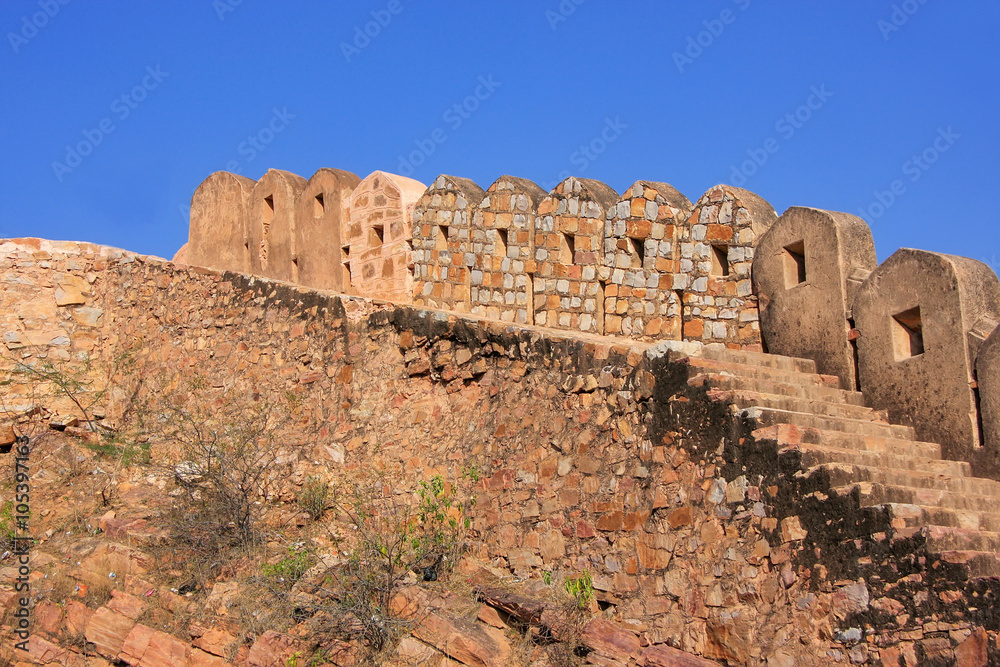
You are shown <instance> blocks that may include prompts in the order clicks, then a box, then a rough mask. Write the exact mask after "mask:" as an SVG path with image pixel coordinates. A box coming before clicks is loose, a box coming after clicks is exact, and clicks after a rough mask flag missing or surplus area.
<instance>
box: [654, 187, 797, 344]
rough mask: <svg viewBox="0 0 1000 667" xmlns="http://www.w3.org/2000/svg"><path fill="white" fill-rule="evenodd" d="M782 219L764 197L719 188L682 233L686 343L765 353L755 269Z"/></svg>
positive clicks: (680, 284)
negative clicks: (763, 243) (762, 246)
mask: <svg viewBox="0 0 1000 667" xmlns="http://www.w3.org/2000/svg"><path fill="white" fill-rule="evenodd" d="M777 219H778V216H777V214H776V213H775V212H774V208H773V207H772V206H771V205H770V204H769V203H767V202H766V201H764V199H762V198H761V197H759V196H758V195H755V194H754V193H752V192H749V191H747V190H743V189H741V188H736V187H732V186H729V185H717V186H715V187H714V188H712V189H710V190H709V191H708V192H706V193H705V194H704V195H702V197H701V198H700V199H699V200H698V201H697V202H696V203H695V206H694V211H693V212H692V213H691V215H690V216H689V217H688V218H687V220H685V221H682V223H681V224H679V225H678V228H677V243H678V246H679V250H680V252H679V258H678V263H679V266H678V271H677V273H675V274H674V285H673V289H674V290H678V291H680V292H681V293H682V294H683V301H684V310H683V338H684V340H700V341H703V342H706V343H712V342H716V343H725V344H726V345H727V346H732V347H745V348H749V349H757V350H759V349H761V338H760V322H759V315H758V311H757V297H756V296H755V295H754V294H753V284H752V282H751V267H752V264H753V258H754V252H755V250H754V249H755V248H756V247H757V242H758V241H759V240H760V238H761V237H762V236H764V234H765V233H766V232H767V230H768V229H770V227H771V226H772V225H773V224H774V222H775V221H776V220H777Z"/></svg>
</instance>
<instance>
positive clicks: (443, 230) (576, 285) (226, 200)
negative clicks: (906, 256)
mask: <svg viewBox="0 0 1000 667" xmlns="http://www.w3.org/2000/svg"><path fill="white" fill-rule="evenodd" d="M775 220H777V215H776V214H775V212H774V210H773V208H772V207H771V205H770V204H768V203H767V202H766V201H764V200H763V199H761V198H760V197H758V196H757V195H755V194H753V193H751V192H747V191H745V190H741V189H739V188H734V187H730V186H724V185H719V186H716V187H714V188H712V189H711V190H709V191H708V192H707V193H705V195H704V196H702V197H701V198H700V199H699V200H698V201H697V202H696V203H695V204H692V203H691V202H690V201H689V200H688V199H687V198H686V197H685V196H684V195H682V194H680V193H679V192H678V191H677V190H675V189H674V188H673V187H671V186H670V185H668V184H666V183H657V182H652V181H637V182H636V183H635V184H633V185H631V186H629V187H628V188H627V189H626V190H625V193H624V194H623V195H619V194H618V193H617V192H616V191H615V190H613V189H612V188H611V187H609V186H608V185H605V184H604V183H600V182H598V181H594V180H590V179H578V178H573V177H570V178H567V179H566V180H565V181H563V182H562V183H560V184H559V185H557V186H556V187H555V188H554V189H553V190H552V191H551V192H549V193H546V192H545V191H543V190H542V189H541V188H540V187H538V186H537V185H536V184H534V183H532V182H531V181H528V180H526V179H522V178H515V177H511V176H502V177H501V178H499V179H498V180H497V181H496V182H495V183H493V184H492V185H491V186H490V187H489V188H488V189H487V190H485V191H484V190H483V189H482V188H481V187H480V186H479V185H477V184H476V183H474V182H472V181H470V180H469V179H465V178H458V177H454V176H446V175H442V176H439V177H438V178H436V179H434V181H433V183H432V184H431V185H430V187H426V186H424V185H423V184H422V183H418V182H417V181H414V180H412V179H409V178H405V177H402V176H396V175H393V174H387V173H384V172H375V173H373V174H371V175H370V176H368V177H367V178H365V179H364V180H362V179H360V178H358V177H357V176H355V175H353V174H349V173H348V172H343V171H336V170H330V169H323V170H320V171H318V172H317V173H316V174H315V175H313V177H312V178H311V179H309V180H308V181H306V180H305V179H302V178H300V177H298V176H295V175H294V174H289V173H287V172H282V171H277V170H270V171H268V172H267V174H265V176H264V177H263V178H261V180H260V181H259V182H258V183H256V184H255V183H253V182H252V181H249V180H247V179H245V178H242V177H239V176H235V175H233V174H227V173H224V172H219V173H216V174H213V175H212V176H210V177H209V178H208V179H206V180H205V182H204V183H202V184H201V185H200V186H199V187H198V189H197V190H196V191H195V194H194V197H193V198H192V202H191V234H190V240H189V241H188V243H187V245H186V246H185V247H184V248H183V249H182V250H181V252H180V253H178V255H177V257H176V259H177V261H180V262H185V263H190V264H195V265H199V266H206V267H211V268H216V269H221V270H231V271H237V272H241V273H251V274H254V275H260V276H263V277H268V278H274V279H278V280H286V281H289V282H294V283H297V284H302V285H306V286H309V287H316V288H322V289H332V290H336V291H340V292H343V293H346V294H355V295H359V296H369V297H374V298H383V299H387V300H391V301H393V302H396V303H413V304H414V305H418V306H427V307H431V308H440V309H443V310H449V311H453V312H458V313H473V314H476V315H483V316H486V317H489V318H492V319H498V320H500V321H503V322H511V323H516V324H536V325H542V326H546V327H550V328H556V329H563V330H571V331H579V332H582V333H595V334H607V335H613V336H624V337H627V338H632V339H635V340H647V341H657V340H698V341H703V342H707V343H724V344H725V345H727V346H728V347H731V348H743V349H750V350H760V349H762V342H761V337H760V326H759V323H758V309H757V300H756V297H755V296H754V294H753V289H752V285H751V281H750V267H751V263H752V262H753V252H754V247H755V246H756V243H757V241H758V239H759V238H760V237H761V236H762V235H763V234H764V233H765V232H766V231H767V229H768V228H769V227H770V226H771V225H772V224H773V223H774V222H775Z"/></svg>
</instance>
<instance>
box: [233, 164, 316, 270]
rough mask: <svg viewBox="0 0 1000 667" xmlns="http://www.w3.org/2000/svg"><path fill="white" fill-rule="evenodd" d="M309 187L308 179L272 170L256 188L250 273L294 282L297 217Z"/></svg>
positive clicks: (252, 197)
mask: <svg viewBox="0 0 1000 667" xmlns="http://www.w3.org/2000/svg"><path fill="white" fill-rule="evenodd" d="M305 187H306V180H305V179H304V178H302V177H301V176H298V175H296V174H293V173H291V172H287V171H281V170H279V169H268V170H267V173H266V174H264V175H263V176H262V177H261V179H260V180H259V181H257V184H256V185H254V188H253V190H252V191H251V192H250V198H249V206H248V210H249V218H248V222H247V230H248V234H247V238H248V239H249V241H250V273H252V274H254V275H258V276H266V277H268V278H274V279H276V280H284V281H289V282H294V280H295V273H296V270H295V265H294V261H295V258H296V256H297V253H298V249H297V248H296V240H297V236H296V231H295V214H296V206H297V204H298V200H299V195H300V194H301V192H302V191H303V190H304V189H305Z"/></svg>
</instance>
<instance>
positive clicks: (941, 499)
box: [831, 482, 998, 512]
mask: <svg viewBox="0 0 1000 667" xmlns="http://www.w3.org/2000/svg"><path fill="white" fill-rule="evenodd" d="M855 489H857V491H858V493H859V495H860V498H861V506H862V507H874V506H875V505H887V504H890V503H893V504H902V505H921V506H926V507H943V508H946V509H956V510H970V511H973V512H976V511H979V510H980V509H981V508H983V507H997V503H998V499H997V498H995V497H993V496H979V495H975V494H971V493H955V492H954V491H943V490H941V489H917V488H913V487H910V486H897V485H892V484H879V483H873V482H856V483H854V484H846V485H844V486H839V487H834V488H832V489H831V493H838V494H841V495H844V494H849V493H852V492H853V491H854V490H855Z"/></svg>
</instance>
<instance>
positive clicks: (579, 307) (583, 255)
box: [533, 176, 618, 333]
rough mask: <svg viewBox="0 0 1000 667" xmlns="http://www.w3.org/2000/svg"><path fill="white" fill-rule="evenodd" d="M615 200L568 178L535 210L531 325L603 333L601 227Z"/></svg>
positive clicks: (596, 185) (602, 189) (605, 189)
mask: <svg viewBox="0 0 1000 667" xmlns="http://www.w3.org/2000/svg"><path fill="white" fill-rule="evenodd" d="M617 200H618V194H617V193H616V192H615V191H614V190H612V189H611V188H610V187H609V186H607V185H605V184H604V183H601V182H600V181H594V180H591V179H578V178H575V177H572V176H570V177H569V178H567V179H566V180H564V181H563V182H562V183H560V184H559V185H557V186H556V187H555V188H553V190H552V191H551V192H550V193H549V194H548V196H547V197H546V198H545V199H543V200H542V201H541V203H539V205H538V215H537V216H536V217H535V267H536V273H535V276H534V281H533V283H534V311H535V314H534V319H535V324H538V325H541V326H548V327H552V328H555V329H572V330H574V331H582V332H584V333H604V287H605V284H604V282H603V281H602V280H601V278H600V276H599V275H598V270H599V268H600V266H601V264H602V262H603V257H602V255H603V252H604V221H605V219H606V218H607V214H608V211H609V210H611V208H612V207H613V206H614V205H615V204H616V202H617Z"/></svg>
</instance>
